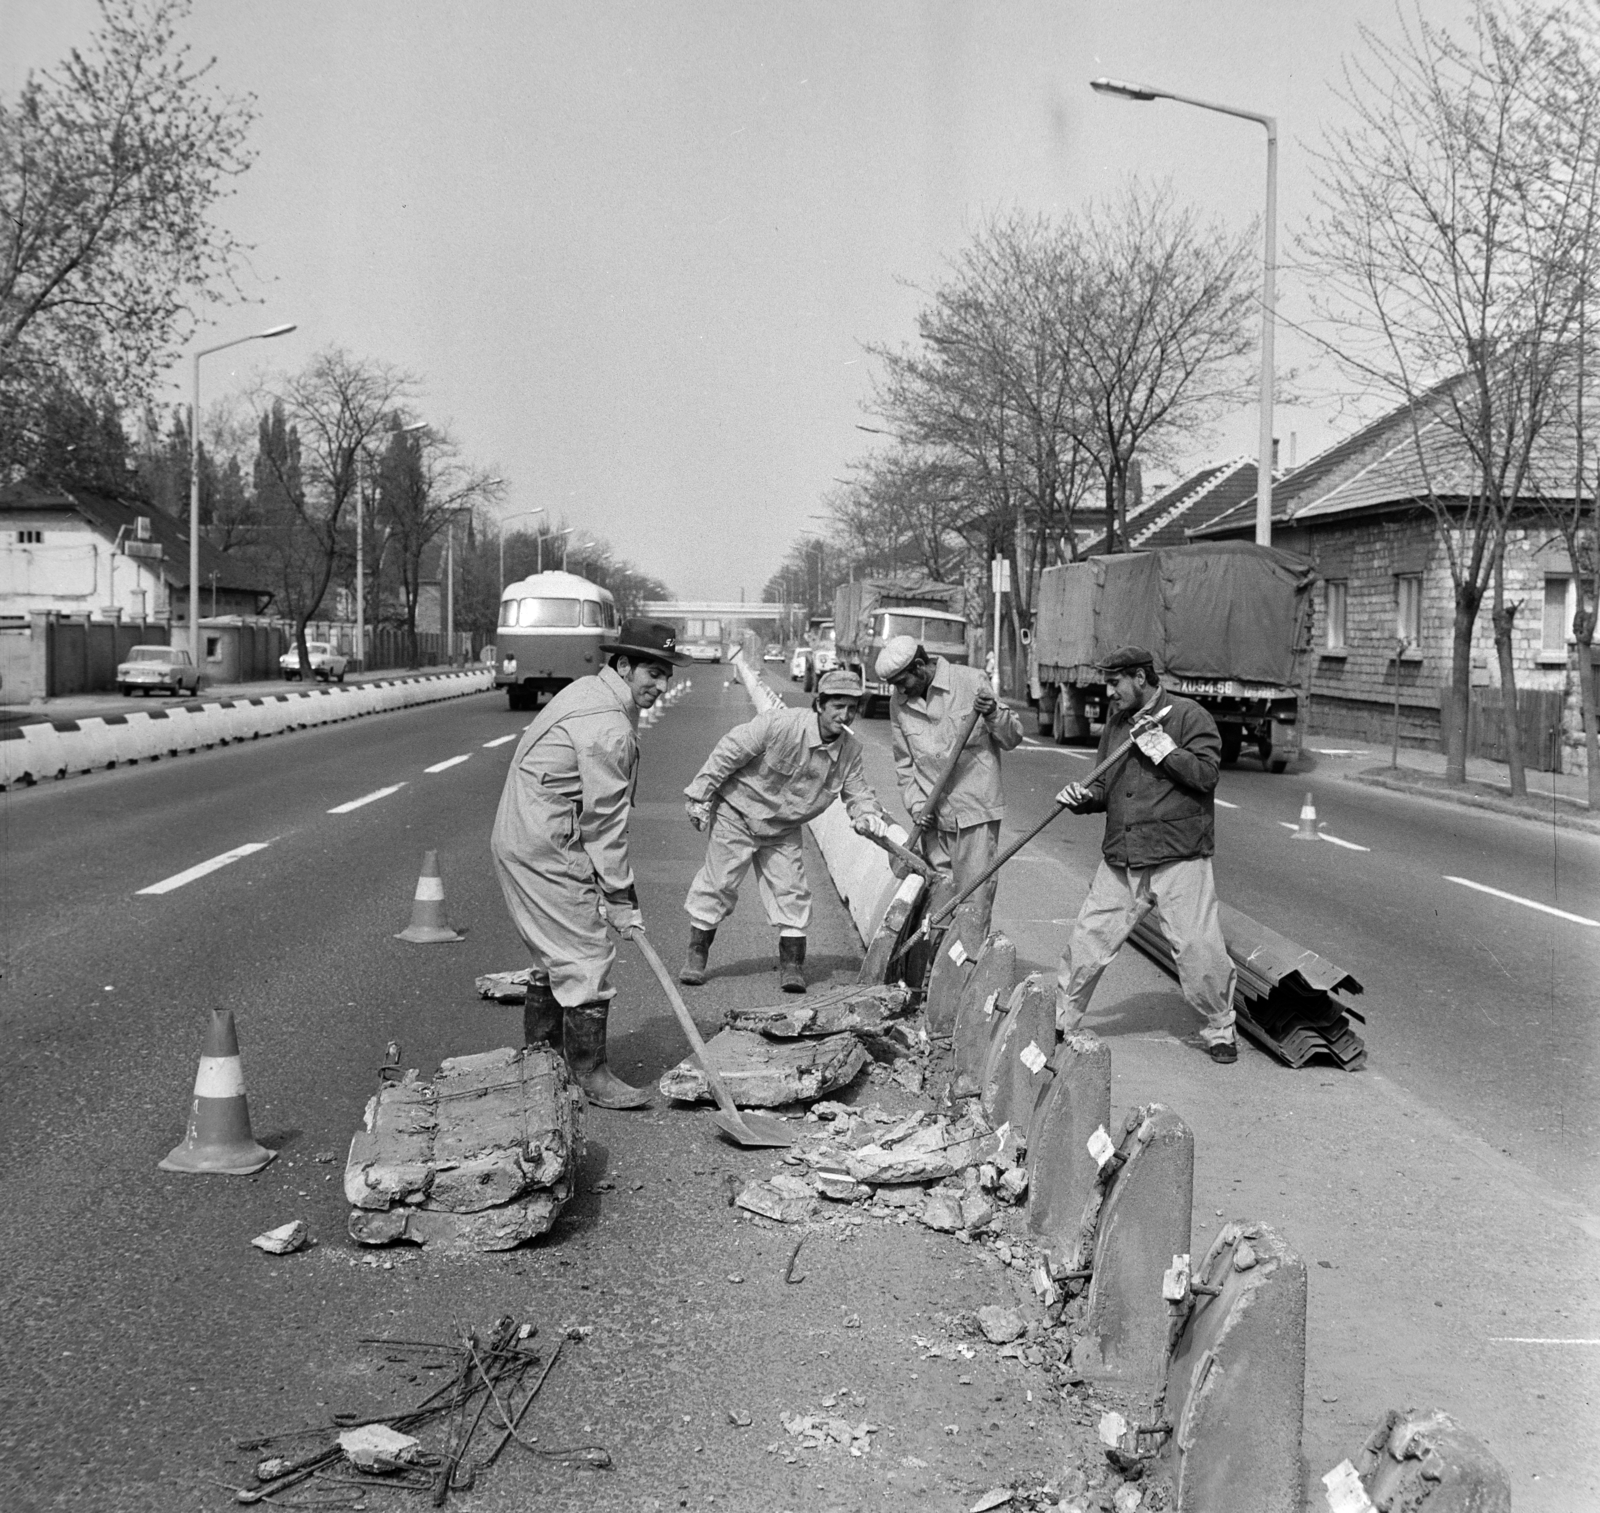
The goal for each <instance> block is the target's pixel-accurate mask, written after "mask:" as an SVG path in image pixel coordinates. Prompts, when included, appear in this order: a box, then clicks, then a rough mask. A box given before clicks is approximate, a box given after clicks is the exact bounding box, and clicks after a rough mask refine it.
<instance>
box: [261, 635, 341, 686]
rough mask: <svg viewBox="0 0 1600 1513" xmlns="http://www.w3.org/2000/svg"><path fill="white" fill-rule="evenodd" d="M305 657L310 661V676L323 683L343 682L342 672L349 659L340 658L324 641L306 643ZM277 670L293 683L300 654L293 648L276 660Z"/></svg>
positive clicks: (298, 665) (298, 674)
mask: <svg viewBox="0 0 1600 1513" xmlns="http://www.w3.org/2000/svg"><path fill="white" fill-rule="evenodd" d="M306 655H307V656H308V657H310V659H311V676H312V677H314V678H317V679H318V680H320V681H321V682H323V683H342V682H344V670H345V668H346V667H348V666H349V659H348V658H347V657H342V656H340V655H339V653H338V652H336V651H335V650H334V649H333V648H332V647H331V646H330V645H329V644H328V643H327V642H326V641H307V642H306ZM278 668H279V670H280V671H281V672H282V673H283V675H284V677H285V678H288V679H289V680H291V681H293V680H294V679H295V678H298V677H299V676H300V653H299V651H298V650H296V649H295V648H294V647H293V646H291V647H290V648H289V649H288V651H286V652H285V653H284V654H283V655H282V656H281V657H279V658H278Z"/></svg>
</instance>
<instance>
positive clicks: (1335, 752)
mask: <svg viewBox="0 0 1600 1513" xmlns="http://www.w3.org/2000/svg"><path fill="white" fill-rule="evenodd" d="M1311 749H1312V750H1313V751H1314V752H1316V754H1317V755H1318V756H1371V755H1372V753H1371V752H1370V751H1362V750H1360V749H1359V748H1358V747H1355V746H1313V747H1312V748H1311Z"/></svg>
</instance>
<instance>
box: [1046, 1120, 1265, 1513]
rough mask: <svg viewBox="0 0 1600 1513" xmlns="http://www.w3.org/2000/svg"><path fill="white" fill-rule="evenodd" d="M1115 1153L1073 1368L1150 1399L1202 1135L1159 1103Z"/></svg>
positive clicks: (1163, 1358)
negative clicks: (1197, 1137)
mask: <svg viewBox="0 0 1600 1513" xmlns="http://www.w3.org/2000/svg"><path fill="white" fill-rule="evenodd" d="M1111 1159H1112V1160H1113V1161H1118V1160H1120V1161H1121V1165H1120V1167H1119V1168H1118V1170H1117V1172H1116V1175H1115V1176H1114V1177H1113V1178H1112V1179H1111V1184H1110V1191H1109V1193H1108V1194H1107V1196H1106V1198H1105V1201H1104V1203H1103V1204H1102V1205H1101V1208H1100V1213H1099V1222H1098V1225H1097V1228H1096V1232H1095V1242H1094V1259H1093V1261H1092V1262H1091V1268H1092V1275H1091V1277H1090V1281H1089V1295H1088V1299H1087V1302H1086V1305H1085V1308H1084V1321H1083V1325H1082V1327H1081V1329H1080V1330H1079V1332H1078V1333H1077V1335H1076V1336H1075V1338H1074V1340H1073V1347H1072V1364H1073V1366H1074V1367H1075V1368H1076V1369H1077V1370H1078V1371H1079V1373H1080V1374H1081V1375H1082V1376H1084V1377H1085V1378H1086V1379H1088V1380H1090V1381H1095V1382H1110V1383H1116V1384H1118V1385H1120V1386H1121V1387H1123V1388H1125V1389H1126V1390H1127V1391H1129V1392H1131V1393H1133V1394H1135V1395H1137V1396H1140V1397H1150V1396H1153V1394H1155V1393H1157V1392H1159V1391H1160V1389H1161V1387H1162V1384H1163V1383H1164V1382H1165V1380H1166V1375H1167V1351H1168V1340H1169V1331H1168V1316H1167V1305H1166V1301H1165V1299H1164V1298H1163V1297H1162V1291H1161V1281H1162V1277H1163V1276H1164V1274H1165V1273H1166V1270H1167V1268H1168V1266H1170V1265H1171V1264H1172V1258H1173V1256H1175V1255H1180V1254H1184V1255H1186V1254H1187V1253H1188V1250H1189V1225H1190V1221H1191V1216H1192V1215H1191V1210H1192V1205H1193V1202H1194V1135H1193V1134H1192V1133H1191V1131H1190V1129H1189V1126H1188V1125H1187V1124H1185V1123H1184V1122H1183V1120H1182V1119H1180V1118H1179V1117H1178V1116H1177V1115H1176V1114H1174V1113H1173V1112H1172V1111H1171V1110H1170V1109H1168V1108H1164V1107H1162V1105H1161V1104H1159V1103H1152V1104H1149V1105H1147V1106H1146V1107H1145V1108H1142V1109H1138V1110H1135V1111H1134V1113H1133V1114H1132V1115H1131V1116H1130V1117H1129V1119H1128V1126H1127V1131H1126V1135H1125V1137H1124V1140H1123V1143H1122V1145H1121V1146H1120V1147H1119V1149H1118V1152H1117V1155H1115V1156H1113V1157H1112V1158H1111ZM1235 1513H1243V1510H1242V1509H1238V1510H1235Z"/></svg>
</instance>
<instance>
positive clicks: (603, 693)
mask: <svg viewBox="0 0 1600 1513" xmlns="http://www.w3.org/2000/svg"><path fill="white" fill-rule="evenodd" d="M638 724H639V707H638V705H636V704H635V703H634V702H633V694H632V692H631V691H630V690H629V688H628V685H627V684H626V683H625V682H623V680H622V679H621V678H620V677H618V676H617V674H616V673H615V672H614V671H613V670H612V669H611V668H609V667H602V668H601V669H600V671H599V672H597V673H595V674H594V675H593V676H592V677H587V678H578V679H577V680H576V681H575V682H572V683H569V684H567V686H566V687H565V688H563V689H562V690H561V691H560V692H559V693H558V694H556V696H555V697H554V698H553V699H551V700H550V702H549V703H548V704H546V705H545V707H544V709H543V710H542V711H541V712H540V714H539V717H538V718H537V719H536V720H535V721H534V722H533V723H532V724H531V725H530V726H528V728H527V730H526V731H524V732H523V736H522V739H521V741H519V742H518V743H517V750H516V755H515V756H513V757H512V759H511V770H510V771H509V772H508V773H507V774H506V785H505V788H504V789H503V790H502V792H501V794H500V809H499V812H498V813H497V814H496V815H495V820H494V832H493V835H492V837H491V840H490V844H491V846H492V847H493V848H494V849H495V850H496V851H499V852H502V853H505V854H508V855H511V856H522V857H524V858H526V857H527V856H529V855H530V854H533V853H536V852H543V851H545V850H546V849H548V847H549V846H550V844H551V841H552V838H553V834H554V832H555V830H556V827H558V826H561V825H569V826H571V825H575V826H576V830H577V839H578V841H579V842H580V843H581V844H582V846H583V849H584V851H585V853H586V854H587V855H588V858H589V861H590V863H591V865H592V866H593V867H594V878H595V882H596V883H597V884H598V885H599V887H600V890H601V892H603V893H604V894H605V896H606V897H607V899H608V900H610V901H612V902H618V901H620V900H621V899H624V898H628V897H630V896H631V894H632V890H633V867H632V865H631V864H630V862H629V860H628V817H629V815H630V813H631V812H632V810H633V791H634V783H635V780H636V778H637V775H638V769H639V734H638ZM574 881H576V882H580V883H581V882H583V881H586V879H575V880H574Z"/></svg>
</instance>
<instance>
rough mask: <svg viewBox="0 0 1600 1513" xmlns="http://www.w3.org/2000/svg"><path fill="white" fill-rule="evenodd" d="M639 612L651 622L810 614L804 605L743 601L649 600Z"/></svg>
mask: <svg viewBox="0 0 1600 1513" xmlns="http://www.w3.org/2000/svg"><path fill="white" fill-rule="evenodd" d="M639 612H640V613H641V614H643V615H647V616H648V617H649V618H650V619H652V620H787V619H788V617H789V616H790V615H791V614H799V615H800V616H801V617H802V618H804V616H805V615H806V614H807V613H809V611H808V610H807V609H806V606H805V605H803V604H770V603H761V602H754V603H748V604H747V603H746V602H745V601H744V600H742V599H738V600H726V601H724V600H721V599H646V600H645V601H644V603H643V604H641V605H640V606H639Z"/></svg>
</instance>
